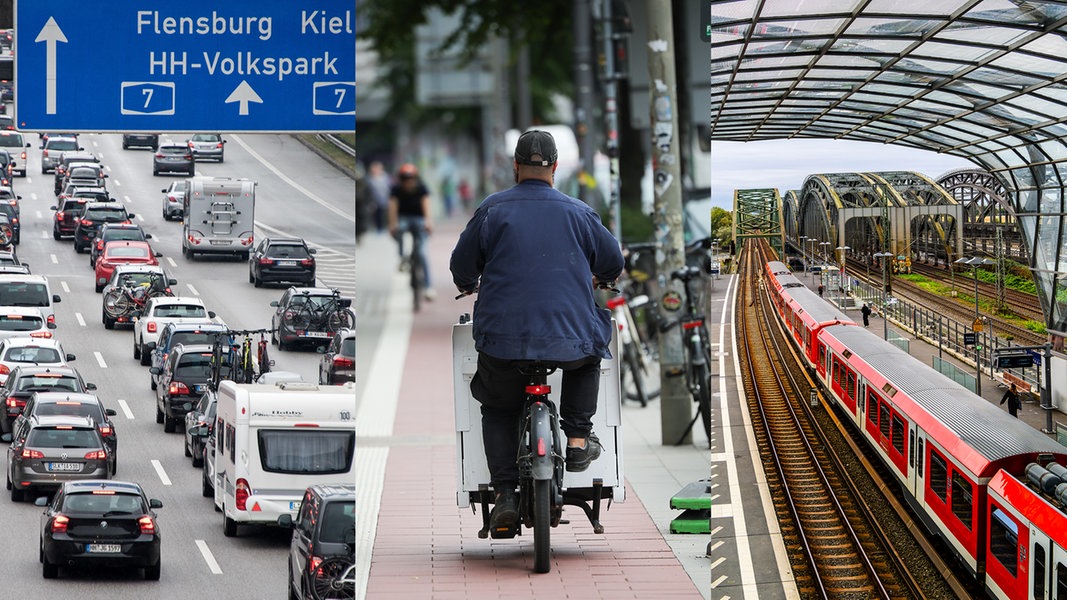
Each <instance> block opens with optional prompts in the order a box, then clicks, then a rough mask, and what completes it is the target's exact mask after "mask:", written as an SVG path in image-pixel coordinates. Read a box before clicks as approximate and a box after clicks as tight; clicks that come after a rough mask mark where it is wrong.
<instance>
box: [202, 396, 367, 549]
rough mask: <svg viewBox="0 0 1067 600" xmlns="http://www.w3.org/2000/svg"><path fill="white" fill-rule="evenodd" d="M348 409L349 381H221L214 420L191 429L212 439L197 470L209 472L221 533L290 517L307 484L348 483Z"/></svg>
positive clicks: (351, 471)
mask: <svg viewBox="0 0 1067 600" xmlns="http://www.w3.org/2000/svg"><path fill="white" fill-rule="evenodd" d="M355 412H356V388H355V384H354V383H352V382H348V383H346V384H344V385H340V386H327V385H322V386H320V385H317V384H314V383H305V382H292V381H282V382H278V383H276V384H274V385H262V384H256V383H234V382H233V381H223V382H221V383H220V384H219V389H218V405H217V408H216V411H215V422H214V424H213V425H212V426H211V427H208V426H206V425H205V426H203V427H198V428H196V429H197V431H195V432H194V434H196V435H204V434H205V433H206V431H207V430H210V432H211V433H210V435H211V436H212V438H213V439H212V442H213V444H214V448H215V456H214V458H213V459H212V458H210V457H208V460H213V462H214V464H213V465H211V466H210V468H209V467H208V465H205V469H208V470H209V471H210V472H212V473H214V481H213V482H211V483H212V484H213V487H214V499H215V507H216V508H217V509H218V510H220V511H221V512H222V514H223V529H222V532H223V535H225V536H227V537H233V536H236V535H237V529H238V526H242V525H277V524H278V518H279V517H281V516H282V515H286V514H287V515H289V516H290V518H292V519H295V518H296V515H297V513H298V512H299V510H300V502H301V499H302V498H303V496H304V490H306V489H307V488H308V487H310V486H313V485H316V484H320V483H323V484H344V483H351V482H352V481H354V480H355V465H354V461H353V459H354V457H355V447H356V421H355ZM205 488H206V485H205ZM205 491H206V490H205Z"/></svg>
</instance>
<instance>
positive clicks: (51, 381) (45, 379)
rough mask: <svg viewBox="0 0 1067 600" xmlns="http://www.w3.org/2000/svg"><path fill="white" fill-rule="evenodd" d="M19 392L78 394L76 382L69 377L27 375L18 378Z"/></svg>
mask: <svg viewBox="0 0 1067 600" xmlns="http://www.w3.org/2000/svg"><path fill="white" fill-rule="evenodd" d="M17 387H18V390H19V391H27V390H33V391H37V392H51V391H56V392H80V391H82V390H81V389H79V388H80V386H79V385H78V380H77V379H75V378H73V377H71V376H69V375H54V376H48V375H27V376H26V377H20V378H19V382H18V386H17Z"/></svg>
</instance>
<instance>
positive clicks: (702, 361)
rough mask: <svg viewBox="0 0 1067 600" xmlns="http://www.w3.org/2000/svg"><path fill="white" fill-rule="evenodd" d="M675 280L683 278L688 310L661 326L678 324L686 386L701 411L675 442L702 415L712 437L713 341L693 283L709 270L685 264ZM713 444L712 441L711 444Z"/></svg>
mask: <svg viewBox="0 0 1067 600" xmlns="http://www.w3.org/2000/svg"><path fill="white" fill-rule="evenodd" d="M671 280H673V281H680V282H682V288H683V290H684V294H683V295H684V297H685V312H683V313H682V315H681V316H680V317H679V318H678V319H675V320H673V321H668V322H666V323H664V324H663V325H662V326H661V331H664V332H666V331H668V330H670V329H672V328H674V327H678V330H679V332H680V334H681V336H682V348H683V350H684V353H685V367H684V372H683V373H679V375H682V374H684V375H685V383H686V387H687V388H689V393H690V394H691V395H692V397H693V402H696V403H697V414H696V416H694V417H693V420H692V421H690V422H689V426H688V427H686V428H685V431H684V432H683V433H682V436H681V437H680V438H679V439H678V441H677V442H676V443H675V445H679V444H681V443H682V442H683V441H684V440H685V437H686V436H687V435H688V434H689V432H690V431H691V430H692V429H693V425H694V424H696V421H697V419H701V420H702V421H703V425H704V432H705V434H706V435H707V438H708V440H709V444H710V440H711V344H710V341H709V339H708V330H707V327H706V325H705V323H704V314H703V313H702V312H701V311H700V310H699V309H698V303H697V301H696V300H695V298H694V297H695V296H696V295H697V294H696V292H694V291H693V289H692V287H693V284H694V283H700V282H703V281H704V280H705V272H704V269H703V268H702V267H696V266H685V267H682V268H681V269H678V270H676V271H674V272H673V273H671ZM709 447H710V445H709Z"/></svg>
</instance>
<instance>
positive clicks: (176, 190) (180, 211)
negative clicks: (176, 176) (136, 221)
mask: <svg viewBox="0 0 1067 600" xmlns="http://www.w3.org/2000/svg"><path fill="white" fill-rule="evenodd" d="M186 185H187V184H186V181H185V180H184V179H180V180H178V181H175V182H174V183H172V184H170V186H169V187H166V188H163V190H162V191H163V220H164V221H169V220H171V219H175V218H176V219H179V220H180V219H182V217H184V216H185V209H184V208H183V203H184V202H185V188H186Z"/></svg>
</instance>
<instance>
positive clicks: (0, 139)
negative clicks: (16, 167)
mask: <svg viewBox="0 0 1067 600" xmlns="http://www.w3.org/2000/svg"><path fill="white" fill-rule="evenodd" d="M25 145H26V144H25V142H23V141H22V136H21V135H12V134H10V133H6V134H5V133H0V148H21V147H23V146H25Z"/></svg>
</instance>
